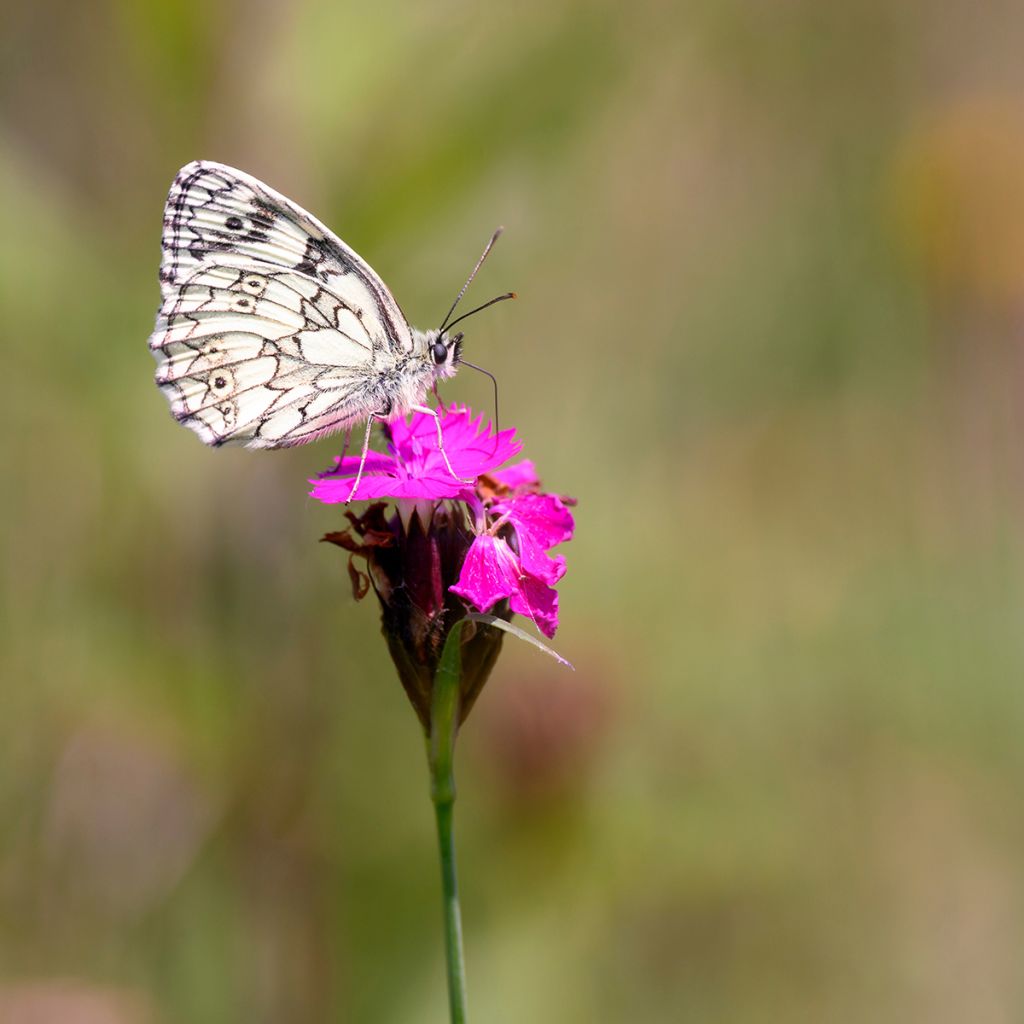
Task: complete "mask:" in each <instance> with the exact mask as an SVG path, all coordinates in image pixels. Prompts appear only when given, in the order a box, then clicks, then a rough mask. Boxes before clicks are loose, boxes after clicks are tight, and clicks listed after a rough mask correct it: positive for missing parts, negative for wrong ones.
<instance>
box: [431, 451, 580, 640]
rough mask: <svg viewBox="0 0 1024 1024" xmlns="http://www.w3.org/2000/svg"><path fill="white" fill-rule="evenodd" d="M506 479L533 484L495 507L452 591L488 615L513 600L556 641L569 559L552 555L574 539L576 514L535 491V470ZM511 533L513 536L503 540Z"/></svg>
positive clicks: (524, 468)
mask: <svg viewBox="0 0 1024 1024" xmlns="http://www.w3.org/2000/svg"><path fill="white" fill-rule="evenodd" d="M527 467H528V469H527ZM517 469H518V470H519V471H520V472H519V473H518V474H516V473H515V472H514V471H515V470H517ZM504 475H505V477H506V479H519V480H523V481H528V482H524V483H522V484H521V485H520V487H519V488H517V490H515V491H513V492H512V493H511V494H509V495H507V496H505V497H503V498H501V499H500V500H496V501H492V502H491V504H490V506H489V508H488V509H487V516H488V518H490V519H492V520H493V521H492V522H491V524H490V526H488V527H487V528H486V529H485V530H484V531H483V532H481V533H478V535H477V537H476V538H475V539H474V541H473V543H472V545H471V546H470V549H469V552H468V554H467V555H466V560H465V562H463V564H462V572H461V573H460V574H459V579H458V581H457V582H456V583H455V585H454V586H453V587H451V590H452V592H453V593H455V594H458V595H459V596H460V597H464V598H465V599H466V600H467V601H469V602H470V604H472V605H474V606H475V607H476V608H477V609H478V610H479V611H482V612H486V611H488V610H489V609H490V608H492V607H493V606H494V605H495V604H496V603H497V602H498V601H499V600H501V599H502V598H505V597H507V598H508V599H509V605H510V606H511V608H512V611H514V612H518V613H519V614H520V615H525V616H527V617H528V618H531V619H533V621H534V622H535V623H536V624H537V627H538V628H539V629H540V631H541V632H542V633H543V634H544V635H545V636H547V637H552V636H554V635H555V630H556V629H557V628H558V594H557V593H556V592H555V589H554V584H556V583H557V582H558V581H559V580H560V579H561V578H562V577H563V576H564V575H565V558H564V556H562V555H554V556H552V555H550V554H548V551H549V550H550V549H551V548H553V547H555V546H556V545H558V544H561V543H562V542H563V541H567V540H570V539H571V538H572V532H573V527H574V525H575V524H574V523H573V518H572V513H571V512H570V511H569V509H568V508H567V507H566V505H565V503H564V502H563V501H562V500H561V499H560V498H557V497H555V495H553V494H540V493H537V491H535V490H533V489H532V488H535V487H536V486H537V481H536V477H535V476H533V467H532V466H531V465H529V464H526V463H520V465H519V466H518V467H516V466H513V467H511V469H510V470H508V471H506V473H505V474H504ZM525 488H531V489H529V490H527V489H525ZM509 528H511V536H508V537H506V536H503V534H506V533H508V532H509Z"/></svg>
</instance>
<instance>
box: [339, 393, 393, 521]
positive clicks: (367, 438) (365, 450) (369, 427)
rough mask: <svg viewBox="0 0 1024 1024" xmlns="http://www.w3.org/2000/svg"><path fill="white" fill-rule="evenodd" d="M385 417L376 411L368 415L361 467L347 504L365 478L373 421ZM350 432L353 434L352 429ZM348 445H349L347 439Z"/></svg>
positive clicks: (360, 460) (346, 502) (357, 472)
mask: <svg viewBox="0 0 1024 1024" xmlns="http://www.w3.org/2000/svg"><path fill="white" fill-rule="evenodd" d="M383 418H384V417H383V416H378V415H377V413H375V412H371V413H370V415H369V416H367V417H366V434H365V435H364V436H363V454H362V456H361V457H360V459H359V469H357V470H356V479H355V483H353V484H352V490H351V491H349V492H348V497H347V498H346V499H345V504H346V505H347V504H348V503H349V502H350V501H352V500H353V499H354V498H355V496H356V491H358V490H359V481H360V480H362V479H363V466H365V465H366V456H367V453H368V452H369V451H370V431H371V430H372V429H373V421H374V420H382V419H383ZM348 433H349V435H350V436H351V431H349V432H348ZM346 447H348V443H347V441H346Z"/></svg>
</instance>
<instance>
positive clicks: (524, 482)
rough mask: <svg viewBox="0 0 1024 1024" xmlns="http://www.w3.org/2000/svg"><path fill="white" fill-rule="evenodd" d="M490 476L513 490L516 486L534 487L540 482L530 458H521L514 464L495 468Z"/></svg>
mask: <svg viewBox="0 0 1024 1024" xmlns="http://www.w3.org/2000/svg"><path fill="white" fill-rule="evenodd" d="M491 476H493V477H494V479H495V480H497V481H498V483H501V484H504V485H505V486H506V487H511V488H512V490H515V489H516V488H517V487H535V486H536V485H537V484H539V483H540V478H539V477H538V476H537V471H536V469H534V467H533V461H532V460H531V459H523V461H522V462H517V463H515V465H512V466H506V467H505V468H504V469H496V470H495V471H494V472H493V473H492V474H491Z"/></svg>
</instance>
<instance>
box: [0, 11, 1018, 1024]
mask: <svg viewBox="0 0 1024 1024" xmlns="http://www.w3.org/2000/svg"><path fill="white" fill-rule="evenodd" d="M2 19H3V24H2V25H0V54H2V58H0V68H2V72H0V75H2V77H0V132H2V135H0V194H2V196H3V200H2V202H0V316H2V351H3V355H4V362H3V376H2V391H3V402H2V403H0V408H2V412H0V425H2V436H3V444H2V463H0V471H2V476H0V479H2V481H3V494H4V500H3V501H2V502H0V545H2V552H3V554H2V559H3V576H2V580H3V589H2V594H0V625H2V634H0V674H2V690H0V693H2V697H3V704H2V709H3V710H2V717H0V722H2V725H0V1020H3V1021H5V1022H7V1021H15V1022H21V1021H25V1020H29V1019H31V1020H32V1021H33V1022H37V1021H42V1022H45V1024H49V1022H50V1021H61V1022H62V1024H86V1022H88V1024H93V1022H94V1021H102V1022H103V1024H139V1022H178V1021H182V1022H189V1024H206V1022H209V1024H215V1022H216V1024H219V1022H223V1021H236V1020H237V1021H255V1022H281V1021H287V1022H306V1021H309V1022H323V1021H355V1022H360V1024H363V1022H382V1024H385V1022H386V1024H399V1022H401V1024H418V1022H424V1024H427V1022H435V1021H440V1020H443V1019H446V1018H445V1013H446V1010H445V999H444V988H443V984H444V980H443V979H444V975H443V966H442V959H441V957H442V945H441V917H440V906H439V893H438V879H437V875H438V870H437V864H436V855H435V846H434V843H435V839H434V832H433V821H432V816H431V808H430V804H429V801H428V799H427V780H426V769H425V759H424V756H423V747H422V743H421V737H420V733H419V726H418V725H417V722H416V719H415V717H414V715H413V713H412V711H411V710H410V708H409V707H408V706H407V705H406V703H405V698H404V696H403V693H402V691H401V688H400V686H399V684H398V682H397V679H396V677H395V675H394V671H393V669H392V666H391V665H390V663H389V661H388V659H387V655H386V653H385V649H384V644H383V642H382V640H381V638H380V636H379V632H378V620H377V610H376V608H375V607H374V606H373V603H372V602H370V601H368V602H366V603H365V604H356V603H355V602H354V601H353V599H352V596H351V591H350V586H349V582H348V578H347V574H346V568H345V558H344V555H343V553H342V552H340V551H338V550H336V549H333V548H330V547H328V546H326V545H322V544H319V543H318V540H319V538H320V536H321V535H322V534H323V533H324V532H326V531H328V530H331V529H337V528H339V526H340V524H341V522H342V512H341V509H340V508H325V507H321V506H319V505H316V504H314V503H313V502H311V501H310V500H308V499H307V498H306V496H305V495H306V490H307V486H306V483H305V481H306V478H307V477H308V476H309V475H310V474H311V473H313V472H315V471H317V470H318V469H321V468H324V467H326V466H327V465H329V464H330V462H331V458H332V455H333V454H335V453H336V451H337V449H338V444H337V443H336V441H333V440H327V441H323V442H320V443H318V444H316V445H315V446H312V447H310V448H308V449H300V450H292V451H285V452H270V453H267V452H264V453H260V452H255V453H254V452H247V451H241V450H230V449H225V450H220V451H213V450H209V449H206V448H204V447H203V446H202V445H201V444H200V443H199V442H198V441H197V439H196V438H195V437H194V436H192V434H191V433H189V432H188V431H185V430H182V429H180V428H179V427H177V426H176V425H175V424H174V423H173V421H172V420H171V418H170V416H169V413H168V409H167V405H166V402H165V401H164V399H163V398H162V397H161V396H160V394H159V393H158V392H157V390H156V389H155V387H154V386H153V383H152V375H153V370H154V364H153V360H152V358H151V356H150V354H149V352H148V351H147V348H146V339H147V336H148V334H149V332H150V330H151V327H152V319H153V314H154V311H155V309H156V305H157V301H158V285H157V276H156V275H157V268H158V263H159V257H160V250H159V239H160V224H161V212H162V204H163V200H164V197H165V195H166V191H167V188H168V186H169V184H170V181H171V179H172V177H173V176H174V174H175V172H176V171H177V169H178V167H179V166H180V165H182V164H183V163H185V162H187V161H189V160H192V159H194V158H197V157H202V158H207V159H214V160H220V161H223V162H227V163H230V164H234V165H236V166H239V167H242V168H244V169H246V170H248V171H249V172H251V173H253V174H255V175H257V176H258V177H261V178H263V179H264V180H266V181H268V182H269V183H270V184H271V185H273V186H274V187H276V188H278V189H279V190H281V191H283V192H285V193H286V194H288V195H289V196H291V197H293V198H294V199H295V200H296V201H297V202H299V203H301V204H302V205H303V206H305V207H307V208H308V209H310V210H311V211H313V212H315V213H316V214H317V215H318V216H320V217H321V218H322V219H323V220H325V221H326V222H327V223H328V224H330V225H331V226H332V227H334V228H335V229H336V230H337V231H338V233H339V234H341V235H342V236H343V237H344V238H345V239H346V240H347V241H348V242H350V243H351V244H352V245H353V246H354V247H355V248H356V249H357V250H358V251H359V252H360V253H362V254H363V255H364V256H365V257H366V258H367V259H368V260H369V261H370V262H371V264H372V265H373V266H374V267H375V268H376V269H377V270H378V271H379V272H380V273H381V274H382V276H383V277H384V278H385V279H386V280H387V282H388V283H389V285H390V286H391V287H392V289H393V290H394V292H395V294H396V295H397V296H398V298H399V301H400V302H401V303H402V305H403V306H404V308H405V310H406V312H407V313H408V314H409V316H410V318H411V319H412V320H413V322H414V323H417V324H419V325H421V326H429V325H431V324H433V323H436V322H437V321H438V320H439V319H440V316H441V315H442V314H443V312H444V310H445V309H446V308H447V306H448V304H449V303H450V301H451V299H452V297H453V296H454V294H455V292H456V290H457V289H458V287H459V285H460V284H461V283H462V281H463V280H464V278H465V275H466V273H467V272H468V270H469V269H470V267H471V265H472V261H473V260H474V258H475V257H476V255H477V253H478V252H479V250H480V247H481V246H482V244H483V242H484V241H485V240H486V238H487V236H488V235H489V233H490V231H491V230H492V229H493V227H494V226H495V225H496V224H498V223H504V224H505V225H506V228H507V233H506V235H505V237H504V238H503V239H502V241H501V243H500V244H499V246H498V248H497V249H496V250H495V252H494V254H493V256H492V258H491V259H490V260H489V262H488V264H487V265H486V267H485V268H484V270H483V272H482V273H481V275H480V277H479V278H478V281H477V282H476V283H475V284H474V286H473V291H472V294H471V298H473V299H475V300H477V301H483V300H484V299H487V298H489V297H490V296H491V295H493V294H497V293H498V292H500V291H503V290H505V289H507V288H515V289H516V290H517V291H518V292H519V294H520V300H519V302H517V303H508V304H505V305H502V306H499V307H497V308H496V309H494V310H491V311H488V312H487V313H486V314H483V315H481V316H480V317H478V318H475V319H473V320H472V321H470V322H469V323H468V324H467V325H466V326H467V328H468V332H467V354H468V355H469V358H471V359H474V360H478V361H479V362H481V363H483V364H484V365H485V366H486V367H488V369H490V370H492V371H493V372H494V373H495V374H497V376H498V377H499V379H500V381H501V392H502V412H503V419H505V420H506V421H507V422H509V423H514V424H515V425H516V426H517V427H518V429H519V431H520V433H521V436H522V437H523V439H524V441H525V443H526V446H527V453H528V454H529V455H531V456H532V457H533V458H534V459H535V460H536V462H537V463H538V466H539V467H540V470H541V473H542V475H543V476H544V478H545V482H546V483H547V484H548V485H549V486H550V487H551V488H552V489H554V490H556V491H562V492H567V493H571V494H575V495H576V496H578V498H579V501H580V504H579V508H578V533H577V537H576V539H575V540H574V541H573V542H572V544H571V545H569V547H568V548H566V549H565V554H566V555H567V557H568V559H569V573H568V575H567V577H566V579H565V581H564V583H563V584H562V585H561V588H560V590H561V595H562V598H561V600H562V627H561V629H560V631H559V633H558V636H557V638H556V646H557V647H558V649H559V650H560V651H562V652H563V653H564V654H566V655H567V656H568V657H570V658H571V659H573V660H574V661H575V663H576V665H577V668H578V671H577V672H576V673H575V674H574V675H573V674H569V673H563V672H561V671H559V670H558V669H557V668H556V667H553V666H551V665H550V663H548V662H547V660H546V659H544V658H543V657H541V656H540V655H538V654H537V653H536V652H534V651H533V650H532V649H530V648H527V647H525V646H524V645H518V644H515V643H511V642H510V643H508V644H507V645H506V650H505V653H504V655H503V658H502V660H501V662H500V664H499V667H498V669H497V670H496V672H495V675H494V676H493V677H492V680H491V682H490V683H489V685H488V688H487V690H486V691H485V693H484V695H483V697H482V699H481V701H480V703H479V705H478V707H477V710H475V711H474V713H473V716H472V717H471V718H470V720H469V723H468V725H467V727H466V729H465V731H464V734H463V740H462V743H461V745H460V753H459V762H458V766H457V767H458V773H459V779H460V800H459V804H458V809H457V828H458V833H459V843H460V856H461V869H462V875H463V880H462V885H463V900H464V915H465V930H466V941H467V955H468V968H469V983H470V1008H471V1012H472V1014H473V1019H475V1020H477V1021H481V1022H484V1021H486V1022H488V1024H506V1022H507V1024H512V1022H522V1021H538V1022H549V1021H551V1022H555V1021H557V1022H563V1024H576V1022H587V1024H591V1022H596V1024H601V1022H609V1024H611V1022H615V1024H618V1022H622V1021H643V1022H655V1024H657V1022H670V1021H671V1022H675V1021H684V1020H685V1021H709V1022H710V1021H714V1022H749V1021H784V1022H794V1021H795V1022H800V1021H807V1022H811V1021H813V1022H820V1021H831V1022H860V1021H865V1020H871V1021H875V1022H878V1021H892V1022H897V1021H898V1022H906V1021H928V1022H939V1024H942V1022H962V1021H971V1022H972V1024H989V1022H992V1024H995V1022H1002V1021H1018V1020H1021V1019H1022V1018H1024V985H1022V983H1021V977H1022V973H1021V949H1022V945H1024V902H1022V898H1024V885H1022V869H1021V864H1022V863H1024V811H1022V805H1021V785H1022V782H1024V744H1022V742H1021V739H1022V736H1024V687H1022V682H1024V633H1022V629H1021V623H1022V613H1024V582H1022V581H1024V575H1022V570H1024V531H1022V528H1021V525H1020V523H1021V514H1022V511H1024V454H1022V451H1024V449H1022V444H1021V432H1022V427H1024V411H1022V410H1024V402H1022V393H1024V344H1022V341H1024V339H1022V331H1021V327H1022V312H1024V70H1022V65H1021V62H1020V46H1019V41H1020V38H1021V32H1022V30H1024V13H1022V11H1021V8H1020V6H1019V4H1011V3H1009V2H1008V0H996V3H995V4H994V5H988V6H987V7H986V9H985V14H984V17H981V16H980V15H979V13H978V11H977V8H976V5H973V4H970V3H967V2H966V0H952V2H951V3H947V4H942V5H936V4H925V3H916V2H912V3H907V4H892V3H888V2H882V0H859V2H857V0H855V2H852V3H838V2H824V3H823V2H821V0H768V2H761V3H742V2H738V0H695V2H693V3H689V4H673V3H667V2H658V0H642V2H639V3H634V4H630V5H623V4H617V3H611V2H608V3H584V2H573V0H555V2H551V0H545V2H536V0H527V3H525V4H517V5H511V4H509V5H503V6H502V7H498V6H494V7H493V8H492V9H491V10H490V11H489V12H486V13H485V12H484V11H483V10H482V9H481V7H480V6H479V5H477V4H473V3H469V2H466V0H449V2H444V3H438V4H430V5H425V4H406V5H401V4H395V3H381V4H369V5H351V4H341V3H334V2H331V0H303V2H296V3H290V4H287V3H273V2H270V0H249V2H248V3H245V4H241V3H224V4H215V3H183V2H179V3H134V2H130V0H106V2H97V3H92V4H78V3H71V2H64V3H61V2H55V0H42V2H37V3H27V2H23V3H20V4H19V3H14V4H7V5H5V6H4V10H3V13H2ZM446 395H447V396H448V397H451V398H458V399H460V400H464V401H469V402H471V403H472V404H473V405H474V406H477V407H480V408H489V405H490V401H491V399H490V391H489V386H488V384H487V381H486V380H483V379H482V378H479V377H476V376H475V375H472V374H469V373H465V374H462V375H461V376H460V378H459V379H458V380H457V381H456V382H454V383H453V385H451V386H449V387H448V388H447V389H446ZM31 1014H36V1016H31V1017H30V1016H29V1015H31Z"/></svg>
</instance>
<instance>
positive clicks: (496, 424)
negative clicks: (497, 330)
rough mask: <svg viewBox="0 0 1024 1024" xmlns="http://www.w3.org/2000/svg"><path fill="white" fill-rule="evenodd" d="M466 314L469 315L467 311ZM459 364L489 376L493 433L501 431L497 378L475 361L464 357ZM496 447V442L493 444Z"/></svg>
mask: <svg viewBox="0 0 1024 1024" xmlns="http://www.w3.org/2000/svg"><path fill="white" fill-rule="evenodd" d="M466 316H469V314H468V313H467V314H466ZM459 365H460V366H468V367H469V368H470V369H471V370H476V372H477V373H482V374H484V376H486V377H490V378H491V384H493V385H494V433H495V434H500V433H501V422H500V421H499V419H498V379H497V377H495V376H494V374H493V373H491V371H490V370H485V369H484V368H483V367H482V366H477V365H476V363H470V362H467V361H466V360H465V359H461V358H460V359H459ZM495 447H497V444H495Z"/></svg>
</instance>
